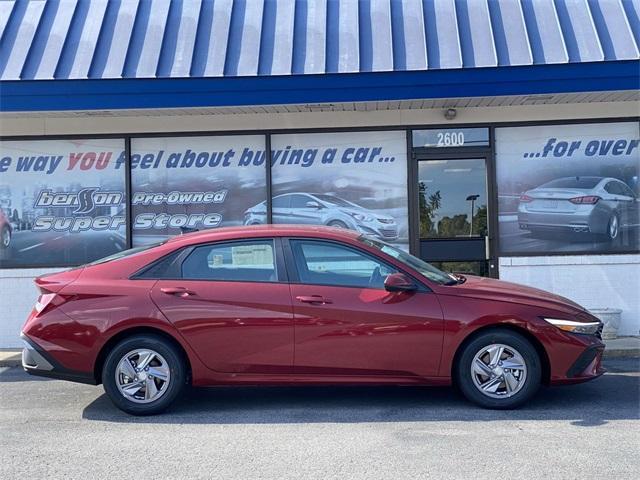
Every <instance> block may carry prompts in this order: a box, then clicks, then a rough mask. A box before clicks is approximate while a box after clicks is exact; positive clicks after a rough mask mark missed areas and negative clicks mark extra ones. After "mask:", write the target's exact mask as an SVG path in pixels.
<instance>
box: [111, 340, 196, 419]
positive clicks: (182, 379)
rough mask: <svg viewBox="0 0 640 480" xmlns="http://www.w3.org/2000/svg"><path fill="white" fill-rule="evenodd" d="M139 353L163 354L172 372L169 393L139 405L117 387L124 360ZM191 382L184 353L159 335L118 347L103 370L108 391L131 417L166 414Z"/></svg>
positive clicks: (115, 403) (121, 408)
mask: <svg viewBox="0 0 640 480" xmlns="http://www.w3.org/2000/svg"><path fill="white" fill-rule="evenodd" d="M136 349H150V350H154V351H155V352H157V353H159V354H160V355H161V356H162V357H163V358H164V360H166V362H167V366H168V368H169V371H170V381H169V382H168V383H169V385H168V386H167V387H166V391H165V392H164V393H163V394H162V395H161V396H160V397H159V398H158V399H157V400H155V401H152V402H150V403H136V402H134V401H132V400H129V399H128V398H127V397H125V395H124V394H123V393H121V392H120V390H119V389H118V386H117V384H116V368H117V367H118V363H119V362H120V360H121V359H122V358H123V357H124V356H125V355H126V354H127V353H129V352H132V351H134V350H136ZM186 379H187V368H186V365H185V360H184V358H183V355H182V354H181V352H180V351H179V350H178V349H177V348H176V347H175V346H174V345H173V344H172V343H171V342H170V341H167V340H166V339H164V338H162V337H161V336H158V335H151V334H140V335H134V336H132V337H129V338H126V339H125V340H123V341H121V342H120V343H118V344H117V345H116V346H115V347H114V348H113V349H112V350H111V352H109V355H108V356H107V358H106V360H105V363H104V368H103V369H102V384H103V386H104V391H105V392H106V393H107V395H108V396H109V398H110V399H111V401H112V402H113V403H114V405H115V406H116V407H118V408H119V409H120V410H122V411H124V412H127V413H129V414H131V415H155V414H157V413H161V412H163V411H164V410H166V409H167V408H168V407H169V406H170V405H171V404H172V403H173V402H174V401H175V400H176V399H177V398H178V396H179V395H180V394H181V393H182V391H183V389H184V386H185V384H186Z"/></svg>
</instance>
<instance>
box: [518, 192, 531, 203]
mask: <svg viewBox="0 0 640 480" xmlns="http://www.w3.org/2000/svg"><path fill="white" fill-rule="evenodd" d="M520 201H521V202H522V203H529V202H532V201H533V198H531V197H530V196H529V195H525V194H522V195H520Z"/></svg>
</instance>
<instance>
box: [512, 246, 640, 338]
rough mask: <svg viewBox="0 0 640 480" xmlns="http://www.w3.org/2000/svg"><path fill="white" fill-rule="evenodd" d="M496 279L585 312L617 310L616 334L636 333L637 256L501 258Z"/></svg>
mask: <svg viewBox="0 0 640 480" xmlns="http://www.w3.org/2000/svg"><path fill="white" fill-rule="evenodd" d="M500 278H501V279H502V280H508V281H510V282H516V283H522V284H525V285H530V286H532V287H536V288H541V289H542V290H548V291H550V292H553V293H556V294H558V295H562V296H564V297H567V298H570V299H571V300H573V301H575V302H577V303H579V304H580V305H582V306H583V307H585V308H587V309H591V308H603V307H604V308H619V309H621V310H622V319H621V323H620V330H619V332H618V334H619V335H638V334H639V333H640V255H567V256H558V257H503V258H500Z"/></svg>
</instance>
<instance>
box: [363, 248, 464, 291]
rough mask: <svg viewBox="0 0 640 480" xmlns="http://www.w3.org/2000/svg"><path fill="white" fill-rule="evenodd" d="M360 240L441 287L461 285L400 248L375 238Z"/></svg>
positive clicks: (450, 276) (455, 279) (454, 278)
mask: <svg viewBox="0 0 640 480" xmlns="http://www.w3.org/2000/svg"><path fill="white" fill-rule="evenodd" d="M358 240H360V241H361V242H362V243H364V244H365V245H369V246H370V247H374V248H377V249H378V250H380V251H381V252H384V253H386V254H387V255H390V256H392V257H393V258H395V259H396V260H398V261H400V262H402V263H404V264H405V265H407V266H408V267H411V268H413V269H414V270H417V271H418V272H420V273H421V274H422V275H424V276H425V277H427V278H428V279H429V280H431V281H432V282H436V283H439V284H440V285H454V284H457V283H460V282H459V281H458V279H457V278H456V277H454V276H453V275H449V274H448V273H445V272H443V271H441V270H438V269H437V268H436V267H434V266H433V265H430V264H428V263H427V262H425V261H424V260H420V259H419V258H418V257H414V256H413V255H411V254H409V253H407V252H405V251H404V250H400V249H399V248H396V247H394V246H392V245H389V244H388V243H384V242H381V241H380V240H374V239H373V238H369V237H360V238H359V239H358Z"/></svg>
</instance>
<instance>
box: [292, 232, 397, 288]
mask: <svg viewBox="0 0 640 480" xmlns="http://www.w3.org/2000/svg"><path fill="white" fill-rule="evenodd" d="M291 245H292V247H293V250H294V255H295V260H296V267H297V269H298V275H299V276H300V281H301V282H302V283H306V284H316V285H334V286H343V287H363V288H366V287H370V288H384V279H385V278H386V277H387V275H389V274H391V273H395V272H396V271H397V270H395V269H393V268H391V267H389V266H387V265H386V264H384V263H382V262H379V261H377V260H375V259H374V258H372V257H369V256H368V255H365V254H362V253H360V252H358V251H356V250H354V249H352V248H348V247H343V246H341V245H335V244H331V243H325V242H317V241H304V240H292V241H291Z"/></svg>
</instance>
